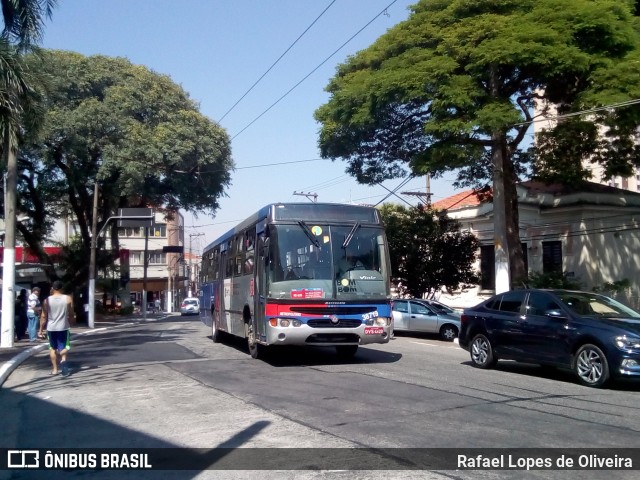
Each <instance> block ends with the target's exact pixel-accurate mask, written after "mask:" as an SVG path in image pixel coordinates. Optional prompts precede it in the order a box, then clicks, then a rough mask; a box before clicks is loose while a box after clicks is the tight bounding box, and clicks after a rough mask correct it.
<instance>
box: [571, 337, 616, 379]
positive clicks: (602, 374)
mask: <svg viewBox="0 0 640 480" xmlns="http://www.w3.org/2000/svg"><path fill="white" fill-rule="evenodd" d="M573 371H574V372H575V374H576V375H577V376H578V380H579V381H580V383H582V384H583V385H586V386H588V387H601V386H603V385H604V384H605V383H607V380H609V362H607V357H605V355H604V353H603V352H602V350H600V349H599V348H598V347H596V346H595V345H592V344H590V343H587V344H585V345H583V346H581V347H580V348H579V349H578V351H577V352H576V356H575V358H574V360H573Z"/></svg>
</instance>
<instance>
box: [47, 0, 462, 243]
mask: <svg viewBox="0 0 640 480" xmlns="http://www.w3.org/2000/svg"><path fill="white" fill-rule="evenodd" d="M392 3H393V4H392ZM413 3H415V2H414V0H397V1H395V2H393V0H336V1H335V2H333V3H332V1H331V0H262V1H261V0H252V1H250V0H180V1H176V0H108V1H105V0H59V5H58V7H57V8H56V9H55V10H54V12H53V18H52V20H51V21H49V22H47V25H46V27H45V32H44V40H43V46H44V47H45V48H55V49H63V50H71V51H75V52H79V53H81V54H84V55H94V54H102V55H109V56H117V57H125V58H127V59H129V60H130V61H131V62H133V63H135V64H140V65H145V66H146V67H148V68H150V69H152V70H154V71H155V72H157V73H161V74H166V75H169V76H170V77H171V78H172V79H173V80H174V81H175V82H176V83H178V84H180V85H181V86H182V88H183V89H184V90H185V91H187V92H188V93H189V95H190V96H191V98H193V99H194V100H195V101H197V102H198V103H199V105H200V111H201V113H202V114H204V115H206V116H207V117H209V118H210V119H211V120H214V121H216V122H218V121H219V123H220V125H221V126H222V127H223V128H225V129H226V131H227V132H228V134H229V135H230V137H232V138H233V140H232V155H233V159H234V162H235V164H236V168H237V170H236V171H235V172H234V173H233V175H232V185H231V186H230V187H229V188H228V189H227V195H228V197H226V198H222V199H221V208H220V209H219V210H218V211H217V212H216V214H215V216H211V215H209V214H199V215H198V217H197V218H194V217H193V216H192V215H189V214H185V225H186V231H185V236H186V238H185V241H186V243H187V246H188V242H189V237H188V235H189V234H192V237H191V238H192V241H193V245H192V247H193V250H194V253H196V252H199V251H201V249H202V248H203V247H204V246H205V245H206V244H208V243H209V242H211V241H213V240H214V239H215V238H216V237H217V236H218V235H221V234H222V233H224V232H226V231H227V230H229V229H230V228H232V227H233V226H234V224H235V223H237V222H238V221H240V220H242V219H244V218H245V217H247V216H249V215H250V214H252V213H254V212H255V211H257V210H258V209H259V208H260V207H262V206H264V205H266V204H268V203H272V202H278V201H303V202H307V201H309V200H308V199H307V198H306V197H304V196H300V195H294V192H304V193H309V192H311V193H317V194H318V201H320V202H346V203H349V202H354V203H368V204H376V203H378V202H379V201H381V200H382V199H383V198H384V197H385V196H387V195H388V191H387V190H385V188H383V187H381V186H374V187H367V186H362V185H359V184H358V183H357V182H356V181H355V180H354V179H353V178H352V177H350V176H348V175H347V174H346V173H345V168H346V164H345V163H344V162H331V161H328V160H321V159H320V155H319V152H318V147H317V142H318V130H319V125H318V124H317V123H316V122H315V120H314V118H313V113H314V111H315V110H316V109H317V108H318V107H319V106H320V105H322V104H323V103H325V102H326V101H327V100H328V95H327V94H326V93H325V91H324V87H325V86H326V85H327V83H328V81H329V79H330V78H331V77H332V76H333V74H334V73H335V69H336V66H337V65H338V64H339V63H342V62H343V61H345V59H346V58H347V57H348V56H349V55H352V54H354V53H355V52H357V51H358V50H362V49H364V48H366V47H367V46H369V45H370V44H371V43H372V42H373V41H375V39H376V38H378V37H379V36H380V35H382V34H383V33H384V32H385V31H386V30H387V29H388V28H390V27H391V26H393V25H395V24H396V23H399V22H401V21H403V20H405V19H406V18H407V17H408V14H409V11H408V9H407V7H408V6H409V5H411V4H413ZM327 7H329V8H328V9H327V10H326V12H325V13H324V14H323V15H322V16H321V17H320V18H319V19H318V20H317V22H316V23H315V24H314V25H313V26H311V24H312V23H313V22H314V21H315V20H316V19H317V18H318V16H320V14H321V13H322V12H323V11H324V10H325V9H326V8H327ZM385 7H388V8H387V9H386V12H385V13H383V14H380V13H381V12H383V11H385ZM310 26H311V28H310V29H309V31H308V32H306V33H305V34H304V36H302V38H300V40H298V42H297V43H296V44H295V45H294V46H293V47H292V48H291V50H289V51H288V52H287V54H286V55H285V56H284V57H283V58H282V59H281V60H280V61H279V62H278V64H277V65H275V67H273V69H271V70H270V71H269V73H268V74H267V75H266V76H265V77H264V78H263V79H262V80H261V81H260V82H259V83H258V84H257V85H256V86H255V87H254V88H253V90H252V91H251V92H250V93H249V94H248V95H247V96H246V97H245V98H244V99H243V100H242V101H241V102H240V103H239V104H238V105H237V106H236V107H235V108H233V109H232V110H231V111H230V112H229V113H228V114H226V116H225V113H226V112H227V111H228V110H229V109H231V108H232V106H233V105H234V104H235V103H236V101H238V100H239V99H240V98H241V97H242V96H243V95H244V94H245V93H246V92H247V90H248V89H249V88H250V87H251V86H252V85H253V84H254V83H255V82H256V81H257V80H258V79H259V78H260V77H261V76H262V75H263V74H264V73H265V72H266V71H267V70H268V69H269V67H271V66H272V64H273V63H274V62H275V61H276V60H277V59H278V58H279V57H280V56H281V55H282V54H283V53H284V52H285V51H287V49H288V48H289V47H290V46H291V45H292V44H293V43H294V42H295V41H296V39H297V38H298V37H300V35H301V34H302V33H303V32H304V31H305V30H306V29H307V28H309V27H310ZM365 26H366V28H364V30H362V32H360V33H358V32H359V31H360V30H361V29H363V27H365ZM356 33H358V34H357V35H356ZM354 35H356V36H355V38H353V39H352V40H350V41H349V39H350V38H351V37H353V36H354ZM345 42H348V43H347V44H346V45H345V47H343V48H342V49H340V50H339V51H338V52H337V53H336V54H335V55H333V56H331V55H332V54H333V53H334V52H336V50H338V49H339V48H340V46H341V45H343V44H344V43H345ZM329 57H330V58H329ZM327 59H328V60H327ZM323 62H324V63H323ZM321 64H322V66H320V65H321ZM312 72H313V73H312ZM307 76H308V78H306V79H305V80H304V81H303V82H302V83H301V84H300V85H299V86H297V87H296V88H295V89H294V90H293V91H292V92H290V93H289V94H287V92H288V91H289V90H290V89H292V88H293V87H294V86H295V85H296V84H298V83H299V82H300V81H301V80H303V79H304V78H305V77H307ZM285 94H287V95H286V96H285V97H284V98H283V99H282V100H280V101H279V102H278V103H277V104H276V105H275V106H273V107H272V108H271V109H270V110H269V111H267V112H266V113H264V112H265V110H267V109H269V107H270V106H272V105H273V104H274V103H275V102H277V101H278V99H280V98H281V97H282V96H283V95H285ZM263 113H264V114H263ZM262 114H263V115H262ZM260 115H262V116H260ZM223 116H224V118H222V117H223ZM258 117H259V118H258ZM221 119H222V120H221ZM256 119H257V120H256ZM254 121H255V122H254ZM252 122H253V123H252ZM286 162H292V163H286ZM293 162H296V163H293ZM273 164H281V165H273ZM454 176H455V175H454V174H453V173H450V174H448V175H445V177H444V179H437V180H432V181H431V191H432V193H433V197H432V199H433V200H434V201H437V200H439V199H441V198H444V197H447V196H449V195H451V194H452V193H453V189H452V187H451V182H452V181H453V179H454ZM400 182H401V180H393V181H388V182H386V183H385V184H384V186H385V187H386V188H388V189H390V190H393V189H394V188H395V187H396V186H397V185H399V184H400ZM425 187H426V182H425V179H424V178H418V179H414V180H412V181H411V182H410V183H409V184H408V185H406V186H404V187H402V189H401V191H404V192H406V191H412V192H415V191H422V192H424V191H425ZM403 198H404V199H405V200H406V201H408V202H409V203H411V204H414V205H415V204H417V203H418V199H417V197H415V196H403ZM388 201H393V202H395V203H403V202H401V201H400V200H398V199H394V198H393V197H392V198H389V199H388ZM405 205H406V204H405ZM197 233H202V234H204V235H201V236H195V234H197Z"/></svg>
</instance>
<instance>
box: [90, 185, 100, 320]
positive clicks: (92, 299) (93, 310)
mask: <svg viewBox="0 0 640 480" xmlns="http://www.w3.org/2000/svg"><path fill="white" fill-rule="evenodd" d="M97 230H98V182H96V183H95V184H94V186H93V219H92V220H91V256H90V258H89V305H88V307H89V312H88V313H89V318H88V319H87V323H88V324H89V328H93V327H94V326H95V318H96V298H95V297H96V250H97V248H98V233H97Z"/></svg>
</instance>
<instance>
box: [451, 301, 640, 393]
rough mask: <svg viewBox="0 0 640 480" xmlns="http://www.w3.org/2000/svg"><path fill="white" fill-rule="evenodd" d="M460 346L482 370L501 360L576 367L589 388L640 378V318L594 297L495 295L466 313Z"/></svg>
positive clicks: (638, 315) (576, 372)
mask: <svg viewBox="0 0 640 480" xmlns="http://www.w3.org/2000/svg"><path fill="white" fill-rule="evenodd" d="M458 341H459V343H460V346H461V347H462V348H464V349H465V350H467V351H469V353H470V354H471V362H472V363H473V365H474V366H476V367H478V368H491V367H493V366H494V365H495V364H496V362H497V361H498V359H505V360H516V361H519V362H527V363H537V364H541V365H547V366H554V367H561V368H570V369H571V370H573V372H574V373H575V374H576V376H577V378H578V380H579V381H580V382H581V383H582V384H584V385H587V386H589V387H601V386H602V385H604V384H605V383H606V382H607V381H608V380H609V379H610V378H611V377H612V376H614V377H633V376H640V313H638V312H636V311H635V310H633V309H631V308H629V307H627V306H625V305H623V304H622V303H620V302H617V301H615V300H613V299H612V298H609V297H607V296H605V295H599V294H595V293H590V292H579V291H570V290H539V289H527V290H512V291H509V292H505V293H501V294H499V295H495V296H494V297H492V298H490V299H489V300H486V301H484V302H482V303H481V304H479V305H477V306H475V307H473V308H468V309H466V310H465V311H464V313H463V314H462V317H461V326H460V334H459V340H458Z"/></svg>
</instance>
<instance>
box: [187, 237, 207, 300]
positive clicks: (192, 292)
mask: <svg viewBox="0 0 640 480" xmlns="http://www.w3.org/2000/svg"><path fill="white" fill-rule="evenodd" d="M202 235H204V233H202V232H200V233H190V234H189V296H190V297H192V296H193V295H194V294H195V292H194V291H192V290H191V286H192V285H193V283H194V282H193V281H192V277H193V270H192V263H193V262H192V259H193V251H192V250H191V239H192V238H193V237H200V236H202Z"/></svg>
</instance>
